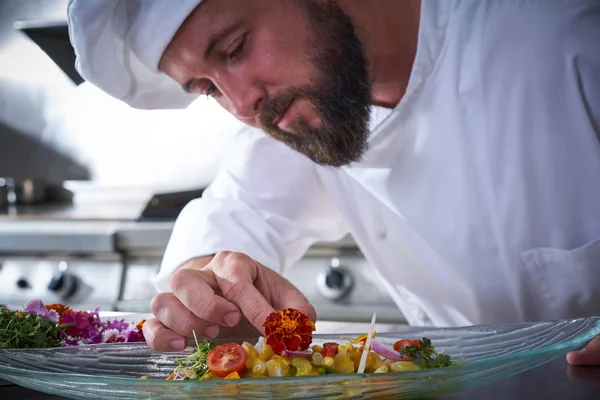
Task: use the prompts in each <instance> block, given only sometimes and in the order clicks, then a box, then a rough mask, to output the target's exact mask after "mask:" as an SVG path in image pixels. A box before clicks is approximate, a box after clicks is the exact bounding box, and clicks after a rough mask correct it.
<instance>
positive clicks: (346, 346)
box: [338, 344, 354, 353]
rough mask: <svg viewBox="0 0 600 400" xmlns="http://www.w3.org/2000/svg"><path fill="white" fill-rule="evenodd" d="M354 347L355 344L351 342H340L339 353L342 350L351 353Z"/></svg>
mask: <svg viewBox="0 0 600 400" xmlns="http://www.w3.org/2000/svg"><path fill="white" fill-rule="evenodd" d="M353 349H354V346H352V345H351V344H340V345H339V346H338V353H341V352H346V353H351V352H352V350H353Z"/></svg>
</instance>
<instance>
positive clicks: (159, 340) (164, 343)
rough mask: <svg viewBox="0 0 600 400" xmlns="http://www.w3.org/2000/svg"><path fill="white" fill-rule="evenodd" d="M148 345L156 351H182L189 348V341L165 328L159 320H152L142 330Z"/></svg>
mask: <svg viewBox="0 0 600 400" xmlns="http://www.w3.org/2000/svg"><path fill="white" fill-rule="evenodd" d="M142 331H143V332H144V337H145V338H146V343H148V346H150V347H151V348H152V349H153V350H155V351H180V350H183V349H185V347H186V346H187V339H186V338H185V337H183V336H181V335H178V334H177V333H175V332H173V331H172V330H170V329H168V328H167V327H165V326H164V325H163V324H162V323H161V322H160V321H159V320H158V319H156V318H152V319H149V320H147V321H146V322H145V323H144V326H143V328H142Z"/></svg>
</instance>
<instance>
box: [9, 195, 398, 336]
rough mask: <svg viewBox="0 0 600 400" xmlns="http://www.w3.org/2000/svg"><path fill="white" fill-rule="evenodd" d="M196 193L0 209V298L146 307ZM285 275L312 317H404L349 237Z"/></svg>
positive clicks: (319, 247)
mask: <svg viewBox="0 0 600 400" xmlns="http://www.w3.org/2000/svg"><path fill="white" fill-rule="evenodd" d="M200 194H201V190H191V191H184V192H175V193H164V194H155V195H153V196H150V200H149V201H147V202H146V203H143V202H142V203H140V202H133V203H131V202H129V203H125V202H118V201H113V202H112V203H110V202H108V203H107V202H106V201H104V200H103V201H102V202H97V203H93V202H92V203H89V202H73V203H67V204H65V203H61V204H55V205H49V204H41V205H39V206H36V207H31V206H30V207H28V208H23V209H21V210H19V209H17V210H16V212H6V213H4V214H2V213H1V212H0V304H7V305H9V307H11V306H12V307H22V306H23V305H24V304H25V303H26V302H27V301H29V300H31V299H33V298H40V299H42V300H43V301H44V302H45V303H55V302H61V303H65V304H68V305H70V306H71V307H74V308H82V309H95V308H96V307H100V309H101V310H103V311H113V312H115V311H117V312H135V313H147V312H150V301H151V299H152V297H153V296H154V295H155V293H156V291H155V288H154V286H153V280H154V277H155V276H156V274H157V272H158V270H159V266H160V262H161V258H162V254H163V252H164V250H165V247H166V245H167V242H168V240H169V237H170V234H171V231H172V228H173V224H174V219H175V217H176V216H177V215H178V213H179V211H180V210H181V208H183V207H184V206H185V204H187V202H188V201H189V200H190V199H192V198H196V197H198V196H199V195H200ZM88 197H90V198H100V197H101V196H98V195H97V194H95V195H94V196H88ZM283 275H284V276H285V277H286V278H287V279H289V280H290V281H291V282H292V283H293V284H294V285H295V286H296V287H298V289H299V290H300V291H301V292H302V293H304V295H305V296H306V297H307V298H308V300H309V301H310V302H311V304H313V306H314V307H315V309H316V311H317V314H318V317H319V320H323V321H332V322H333V321H336V322H346V323H366V322H369V321H370V320H371V317H372V315H373V312H375V311H376V312H377V313H378V321H379V322H381V323H391V324H402V323H404V318H403V317H402V315H401V313H400V311H399V310H398V308H397V307H396V305H395V304H394V302H393V300H392V299H391V297H390V296H389V295H388V293H387V292H386V289H385V286H384V285H383V283H382V281H381V278H380V276H379V275H378V273H377V271H376V270H375V269H374V268H373V267H372V266H371V265H369V263H368V262H367V261H366V259H365V257H364V256H363V255H362V253H361V252H360V250H359V249H358V248H357V246H356V245H355V243H354V242H353V240H352V239H351V238H349V237H348V238H344V239H343V240H341V241H340V242H337V243H317V244H316V245H315V246H313V247H312V248H311V249H309V251H308V252H307V253H306V255H305V256H304V257H303V258H302V259H301V260H299V261H298V262H297V263H295V264H294V265H291V266H289V267H288V268H286V269H285V270H284V271H283Z"/></svg>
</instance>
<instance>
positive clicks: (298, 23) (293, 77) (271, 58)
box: [159, 0, 371, 166]
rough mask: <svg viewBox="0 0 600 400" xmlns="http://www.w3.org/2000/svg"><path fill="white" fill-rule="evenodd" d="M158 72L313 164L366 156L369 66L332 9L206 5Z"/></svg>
mask: <svg viewBox="0 0 600 400" xmlns="http://www.w3.org/2000/svg"><path fill="white" fill-rule="evenodd" d="M159 68H160V70H161V71H163V72H165V73H166V74H167V75H169V76H171V77H172V78H173V79H175V80H176V81H177V82H179V83H181V84H182V86H183V87H184V88H185V90H188V91H190V92H193V93H199V94H207V95H211V96H213V97H214V98H215V99H216V100H217V101H218V102H219V103H220V104H221V105H222V106H223V107H224V108H225V109H227V110H228V111H230V112H231V113H232V114H234V115H235V116H236V117H237V118H238V119H240V120H241V121H243V122H245V123H247V124H249V125H252V126H255V127H259V128H261V129H263V130H264V131H265V132H267V133H268V134H269V135H271V136H272V137H274V138H275V139H277V140H280V141H282V142H284V143H286V144H287V145H289V146H290V147H292V148H293V149H295V150H297V151H299V152H300V153H302V154H304V155H306V156H307V157H309V158H310V159H312V160H313V161H314V162H316V163H319V164H322V165H330V166H342V165H345V164H348V163H350V162H353V161H358V160H359V159H360V158H361V156H362V155H363V153H364V152H365V150H366V147H367V137H368V119H369V110H370V103H371V92H370V84H369V77H368V72H367V71H368V67H367V61H366V57H365V54H364V51H363V48H362V45H361V42H360V40H359V39H358V38H357V36H356V34H355V31H354V26H353V24H352V21H351V20H350V18H348V16H347V15H346V14H344V13H343V11H342V10H341V9H340V8H339V7H338V6H337V5H336V4H335V3H332V2H328V1H324V2H318V1H317V0H285V1H272V0H252V1H247V0H205V1H204V2H203V3H202V4H201V5H200V7H198V9H197V10H196V11H195V12H194V13H192V15H190V17H189V18H188V19H187V20H186V22H185V23H184V24H183V25H182V27H181V28H180V29H179V31H178V32H177V34H176V35H175V37H174V38H173V40H172V42H171V43H170V44H169V46H168V47H167V49H166V51H165V53H164V54H163V57H162V60H161V62H160V65H159Z"/></svg>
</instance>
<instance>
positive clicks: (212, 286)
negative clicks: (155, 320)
mask: <svg viewBox="0 0 600 400" xmlns="http://www.w3.org/2000/svg"><path fill="white" fill-rule="evenodd" d="M171 290H172V291H173V294H174V295H175V296H176V297H177V299H178V300H179V301H180V302H181V303H182V304H183V305H184V306H185V307H187V309H189V310H190V311H191V312H192V313H194V314H195V315H196V316H197V317H198V318H200V319H201V320H203V321H208V322H211V323H213V324H217V325H223V326H228V327H232V326H236V325H237V324H238V323H239V322H240V320H241V319H242V314H241V312H240V309H239V308H238V307H237V306H236V305H235V304H233V303H232V302H230V301H228V300H227V299H225V298H223V297H221V296H220V295H219V294H217V293H216V291H217V290H219V287H218V285H217V282H216V279H215V276H214V273H213V272H212V270H210V269H208V268H205V269H201V270H193V269H180V270H178V271H176V272H175V273H174V274H173V276H172V277H171ZM161 320H162V319H161Z"/></svg>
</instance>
